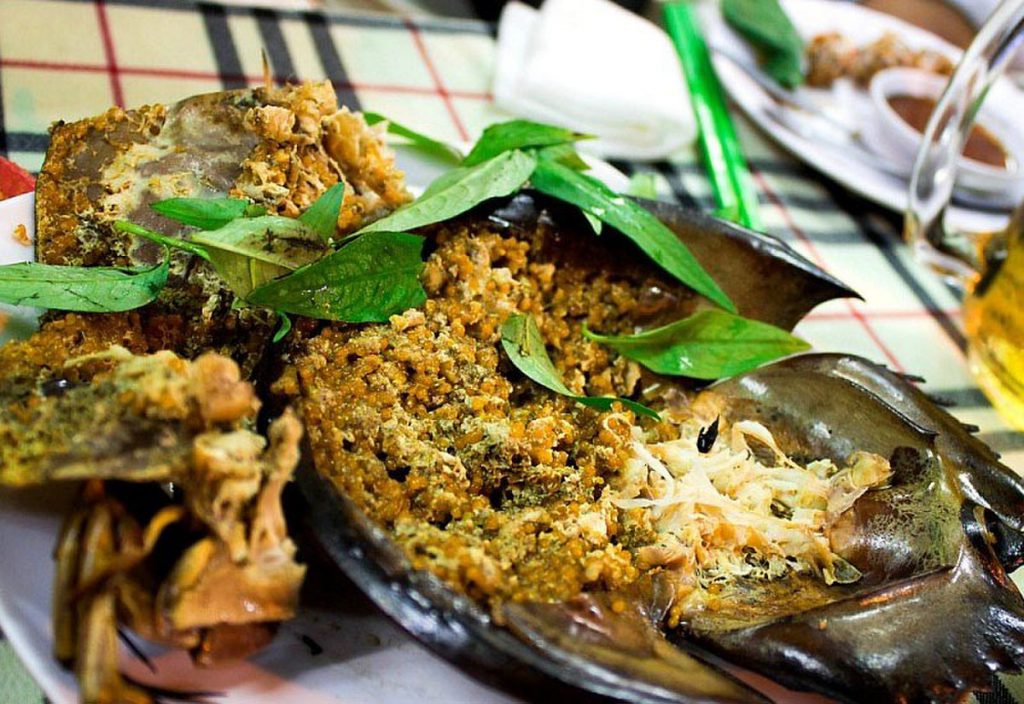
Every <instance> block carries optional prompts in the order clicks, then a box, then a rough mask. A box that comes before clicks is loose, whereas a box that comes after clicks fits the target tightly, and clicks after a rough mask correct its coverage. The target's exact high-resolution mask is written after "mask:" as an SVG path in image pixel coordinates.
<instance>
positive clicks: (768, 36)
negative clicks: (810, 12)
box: [722, 0, 804, 88]
mask: <svg viewBox="0 0 1024 704" xmlns="http://www.w3.org/2000/svg"><path fill="white" fill-rule="evenodd" d="M722 16H723V17H724V18H725V21H726V22H728V23H729V24H730V25H731V26H732V28H733V29H735V30H736V31H737V32H738V33H739V34H741V35H742V36H743V37H744V38H746V40H747V41H748V42H750V43H751V44H753V45H754V49H756V50H757V53H758V54H760V56H761V61H762V68H763V69H764V71H765V73H767V74H768V75H769V76H771V77H772V78H774V79H775V80H776V81H778V82H779V83H780V84H782V85H783V86H785V87H786V88H796V87H797V86H798V85H800V84H801V83H803V81H804V73H803V55H804V40H803V39H802V38H801V37H800V34H799V33H798V32H797V31H796V28H795V27H794V26H793V22H792V21H791V20H790V19H789V16H788V15H787V14H786V11H785V10H783V9H782V6H781V5H779V3H778V0H722Z"/></svg>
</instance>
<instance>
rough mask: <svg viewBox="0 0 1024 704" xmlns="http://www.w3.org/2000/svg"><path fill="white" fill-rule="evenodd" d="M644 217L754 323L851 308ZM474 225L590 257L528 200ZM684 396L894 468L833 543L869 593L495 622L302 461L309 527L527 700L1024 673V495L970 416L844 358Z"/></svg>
mask: <svg viewBox="0 0 1024 704" xmlns="http://www.w3.org/2000/svg"><path fill="white" fill-rule="evenodd" d="M648 207H650V208H651V209H652V210H653V211H654V212H655V213H656V214H657V215H658V216H659V217H660V218H661V219H662V220H663V221H664V222H665V223H666V224H668V225H669V226H670V227H671V228H672V229H673V230H675V231H676V232H677V233H678V234H679V236H680V237H681V238H682V239H683V240H684V241H685V242H686V243H687V244H688V245H689V246H690V248H691V249H692V250H693V251H694V253H695V255H696V256H697V257H698V259H700V260H701V262H702V263H703V264H704V265H705V266H706V267H707V268H708V269H709V270H711V271H713V272H715V275H716V277H717V278H718V280H719V281H720V282H721V283H722V285H723V288H724V289H725V290H726V291H727V293H728V294H729V295H730V296H731V297H732V298H733V300H734V301H736V302H737V304H738V307H739V309H740V311H741V312H742V313H743V314H745V315H747V316H749V317H753V318H758V319H761V320H765V321H768V322H772V323H775V324H777V325H780V326H783V327H787V328H789V327H792V326H793V325H794V324H795V323H796V322H797V321H798V320H799V319H800V318H801V317H802V316H803V315H805V314H806V313H807V311H809V310H810V309H811V308H813V307H814V306H815V305H817V304H818V303H820V302H822V301H824V300H828V299H830V298H835V297H840V296H849V295H853V294H852V292H851V291H849V290H848V289H846V288H845V287H843V286H842V285H841V284H839V283H838V282H837V281H835V280H834V279H832V278H831V277H829V276H828V275H827V274H825V273H824V272H821V271H820V270H818V269H816V268H815V267H813V266H812V265H811V264H809V263H808V262H806V261H804V260H803V259H801V258H800V257H799V256H797V255H796V254H794V253H793V252H792V251H791V250H789V249H788V248H787V247H785V246H784V245H782V244H781V243H779V242H778V241H776V240H774V239H772V238H770V237H766V236H764V235H759V234H756V233H752V232H749V231H746V230H743V229H741V228H737V227H735V226H733V225H730V224H728V223H724V222H721V221H718V220H715V219H713V218H710V217H708V216H705V215H702V214H698V213H693V212H690V211H687V210H683V209H680V208H677V207H675V206H670V205H665V204H648ZM472 217H482V218H488V219H490V220H491V221H492V222H498V223H505V224H510V225H511V224H525V225H527V226H529V225H530V224H532V223H536V222H538V221H541V220H545V219H547V220H553V221H556V222H558V223H560V225H559V228H558V229H559V230H563V229H564V231H566V232H567V233H569V234H568V235H567V236H566V237H564V239H562V240H560V241H559V244H560V246H561V247H562V248H563V249H564V250H565V251H564V252H563V254H564V256H565V257H566V258H567V261H573V260H574V259H573V258H574V257H577V256H578V254H579V253H578V252H576V251H575V250H574V248H577V247H580V246H582V247H587V245H579V244H578V243H579V242H581V241H584V242H592V239H590V240H584V239H583V238H582V237H580V236H572V235H573V232H572V231H573V230H574V229H578V228H582V227H585V225H582V224H580V223H578V222H576V220H578V217H577V216H576V215H575V214H574V213H572V212H569V211H566V210H565V209H564V208H562V207H561V206H559V205H558V204H553V203H550V202H547V201H545V200H543V199H541V198H539V197H537V196H535V195H533V194H521V195H519V196H517V197H516V198H514V199H512V200H511V201H509V202H507V203H505V204H502V205H500V206H499V207H498V208H496V209H493V210H487V211H478V212H476V213H474V214H473V215H472ZM602 243H603V244H604V245H605V247H608V248H611V250H612V251H614V249H615V247H617V246H618V245H617V244H616V243H615V242H614V241H612V242H609V241H608V240H607V239H605V240H603V242H602ZM591 249H592V245H591V246H590V247H589V248H588V251H586V252H583V254H587V256H588V259H586V260H585V261H587V263H588V265H589V266H594V267H609V266H610V267H614V268H615V270H616V271H618V272H626V273H628V272H629V271H630V270H632V269H633V268H635V267H643V264H642V263H637V261H636V259H637V258H636V257H621V256H614V255H612V256H611V257H608V256H606V255H601V254H595V253H594V252H593V251H589V250H591ZM575 261H579V260H578V259H576V260H575ZM667 293H668V297H669V299H670V300H671V301H672V304H671V305H670V306H668V309H667V310H662V311H660V313H659V316H660V317H658V318H656V319H650V320H646V321H643V322H644V323H646V324H651V325H653V324H657V323H658V322H663V321H664V319H665V318H668V319H671V318H675V317H679V316H680V315H685V314H686V313H688V312H690V311H692V310H693V307H694V306H695V305H697V303H698V301H697V299H696V297H695V296H692V295H686V294H684V295H682V296H680V295H678V293H677V292H672V291H669V292H667ZM689 393H690V395H689V398H690V402H691V403H693V404H705V405H710V406H711V407H713V408H715V409H716V410H717V412H718V413H720V414H721V415H722V417H723V420H728V419H736V420H741V419H748V420H755V421H759V422H761V423H763V424H764V425H765V426H767V427H768V428H769V429H770V430H771V431H772V433H773V434H774V436H775V438H776V440H777V441H778V442H779V445H780V447H781V449H782V450H783V451H784V452H786V453H787V454H789V455H790V456H791V457H794V458H797V459H800V458H803V459H807V460H811V459H815V458H829V459H833V460H835V461H840V460H842V459H844V458H847V457H849V456H850V454H851V453H852V452H853V451H855V450H862V451H867V452H872V453H876V454H878V455H881V456H883V457H885V458H888V459H889V461H890V464H891V466H892V469H893V475H892V477H891V478H890V480H889V482H888V484H887V485H886V486H885V487H883V488H881V489H879V490H875V491H871V492H869V493H868V494H865V495H864V496H862V497H861V498H860V499H859V500H858V501H857V502H856V504H855V505H854V507H853V508H852V509H850V510H849V511H847V512H846V514H844V515H843V518H842V520H841V521H840V524H839V525H838V526H837V528H836V532H837V533H838V537H837V538H836V539H835V541H834V542H835V543H837V544H838V545H839V547H838V548H837V551H838V554H839V555H840V556H841V557H843V558H844V559H846V560H847V561H848V562H850V563H851V564H853V565H854V566H855V567H856V568H857V569H858V570H859V571H860V572H861V573H862V575H863V576H862V578H861V579H860V580H859V581H857V582H855V583H853V584H848V585H832V586H825V585H824V584H822V583H821V582H819V581H817V580H815V579H814V578H812V577H810V576H799V575H797V576H791V577H788V578H785V579H783V580H781V581H771V582H761V583H757V582H749V583H738V584H737V586H736V587H734V589H735V594H733V595H732V596H733V598H732V599H731V601H730V605H729V606H728V607H727V608H723V609H722V610H719V611H717V612H712V613H702V614H697V615H696V616H693V617H691V618H689V619H688V620H684V621H683V622H682V623H681V624H680V626H679V627H678V628H675V629H672V630H670V631H668V632H667V633H665V632H664V631H663V630H662V629H661V628H660V626H659V624H661V623H662V622H663V617H664V615H665V613H666V611H667V609H668V604H669V600H670V597H669V596H668V595H667V594H666V592H665V590H664V589H661V588H660V586H659V583H658V580H657V579H656V578H653V579H648V580H641V581H640V582H639V583H637V584H636V585H634V586H633V587H631V588H630V591H629V593H622V592H615V593H600V592H586V593H583V594H580V595H578V596H576V597H574V598H572V599H570V600H569V601H567V602H563V603H536V602H535V603H516V604H510V605H506V606H505V607H504V614H503V615H504V619H505V621H506V626H505V627H499V626H497V625H496V624H495V623H494V621H493V620H492V618H491V616H490V615H489V614H488V613H487V612H485V611H484V610H483V609H481V608H480V606H479V605H478V604H477V603H476V602H474V601H473V600H471V599H469V598H467V597H466V596H464V595H462V594H460V593H456V592H455V591H453V590H452V589H451V588H450V587H449V586H447V585H446V584H445V583H444V582H443V581H442V580H440V579H438V578H437V577H436V576H434V575H433V574H431V573H429V572H426V571H417V570H415V569H413V568H412V567H411V565H410V563H409V560H408V558H407V556H406V554H405V553H404V552H403V550H402V549H401V548H400V547H398V546H397V545H396V544H395V543H394V542H393V541H392V540H391V539H390V537H389V534H388V533H387V532H386V531H385V530H383V529H382V528H381V527H379V526H378V525H376V524H375V523H374V522H373V521H371V520H370V519H368V518H367V517H366V515H365V514H363V513H362V511H361V510H360V508H359V506H358V505H357V504H356V503H354V502H353V501H352V500H350V498H349V497H347V496H346V495H345V494H344V493H343V492H339V490H338V489H337V488H336V486H335V485H334V484H333V483H332V482H331V481H329V480H328V479H325V478H324V473H323V472H318V471H317V468H315V467H313V466H308V465H307V466H306V467H305V468H304V469H303V470H301V471H300V474H299V486H300V488H301V493H302V495H303V496H304V498H305V500H306V502H308V506H309V512H308V520H309V522H310V524H311V527H312V528H313V531H314V533H315V534H316V535H317V536H318V539H319V540H320V542H321V544H322V545H323V547H324V548H325V550H326V552H327V553H328V554H329V555H330V557H331V558H333V560H334V561H335V562H336V563H337V564H338V565H339V566H340V567H341V569H342V570H343V571H344V572H346V573H347V574H348V575H349V576H350V577H351V578H352V579H353V580H354V581H355V582H356V583H357V584H358V585H359V586H360V587H361V588H362V589H363V590H364V591H365V592H366V593H367V594H368V595H369V596H370V597H371V598H372V599H373V600H374V601H375V602H376V603H377V604H378V605H379V606H380V607H381V608H382V609H383V610H384V611H385V612H386V613H388V614H389V615H390V616H392V617H393V618H394V619H395V620H396V621H398V622H399V623H400V624H401V625H402V626H404V627H405V628H406V629H407V630H408V631H409V632H410V633H412V634H413V635H414V636H416V637H417V638H419V639H420V640H421V641H423V642H424V643H426V644H428V645H429V646H430V647H431V648H433V649H434V650H435V651H436V652H438V653H440V654H441V655H443V656H445V657H446V658H448V659H450V660H452V661H453V662H456V663H458V664H460V665H462V666H464V667H466V668H467V669H469V670H471V671H473V672H475V673H476V674H478V675H479V676H481V677H484V678H486V679H488V680H492V681H497V682H499V683H502V684H504V685H505V686H512V687H514V688H516V689H517V690H519V691H525V692H527V693H530V694H533V695H535V696H537V695H539V693H540V692H543V693H544V694H545V695H550V694H551V693H552V692H553V691H560V692H562V693H563V694H564V696H568V697H570V698H573V697H575V696H578V695H579V691H580V690H583V691H585V692H588V693H590V694H591V695H596V696H597V697H599V698H611V699H615V700H622V701H645V702H648V701H649V702H669V701H672V702H737V701H763V698H762V697H761V696H760V695H759V694H757V693H756V692H754V691H753V690H752V689H750V688H748V687H746V686H745V685H742V684H740V683H739V682H737V681H736V680H734V679H732V678H731V677H729V676H727V675H725V674H723V672H722V671H721V670H720V669H718V668H717V667H715V666H713V665H711V664H709V662H718V660H716V658H720V659H722V660H725V661H727V662H730V663H733V664H736V665H739V666H742V667H747V668H750V669H753V670H755V671H758V672H760V673H761V674H764V675H766V676H768V677H769V678H772V679H775V680H776V681H778V682H780V683H782V684H784V685H787V686H789V687H792V688H797V689H810V690H816V691H818V692H822V693H825V694H827V695H830V696H832V697H835V698H837V699H840V700H843V701H847V702H859V701H893V702H926V701H936V702H945V701H955V700H959V699H961V698H962V697H964V696H965V695H966V693H967V692H968V691H970V690H972V689H978V688H985V687H987V686H988V685H989V684H990V678H991V673H992V672H993V671H998V670H1013V669H1019V668H1020V666H1021V665H1022V664H1024V635H1022V634H1024V621H1022V619H1024V601H1022V599H1021V596H1020V594H1019V593H1018V592H1017V590H1016V588H1015V587H1014V585H1013V584H1012V582H1010V580H1009V579H1008V577H1007V574H1006V573H1007V570H1009V569H1013V568H1014V567H1016V566H1018V565H1019V564H1021V562H1022V558H1021V555H1022V553H1024V549H1022V546H1024V539H1022V537H1021V534H1020V533H1019V531H1020V529H1021V527H1022V522H1024V504H1022V501H1024V482H1022V481H1021V479H1020V478H1019V477H1018V476H1017V475H1015V474H1014V473H1013V472H1011V471H1010V470H1009V469H1007V468H1006V467H1004V466H1002V465H1001V464H999V462H998V459H997V458H996V456H995V455H994V454H993V453H992V452H991V450H989V449H988V448H987V447H985V446H984V444H983V443H981V442H979V441H978V440H977V439H975V438H974V437H973V436H971V434H970V433H969V432H968V431H967V430H966V429H965V428H964V427H963V426H962V425H961V424H960V423H959V422H958V421H956V420H955V419H954V418H952V417H951V416H949V415H948V414H946V413H945V412H944V411H942V410H941V409H939V408H938V407H936V406H935V405H934V404H933V403H932V402H931V401H930V400H929V399H928V398H927V397H926V396H925V395H924V394H923V393H922V392H920V391H919V390H918V389H916V388H915V387H914V386H913V385H911V384H910V383H908V381H907V380H906V379H904V378H903V377H901V376H899V375H896V374H893V373H891V372H889V371H888V370H886V369H884V368H882V367H879V366H877V365H874V364H872V363H870V362H868V361H866V360H863V359H859V358H856V357H850V356H843V355H820V354H812V355H804V356H800V357H794V358H790V359H788V360H784V361H781V362H777V363H775V364H771V365H768V366H765V367H762V368H760V369H758V370H755V371H752V372H750V373H747V374H744V375H741V376H739V377H736V378H733V379H730V380H727V381H724V382H720V383H718V384H715V385H713V386H710V387H708V388H706V389H704V390H703V391H700V392H699V393H698V392H692V391H691V392H689ZM307 456H309V453H307ZM614 602H618V607H617V608H612V606H611V605H612V604H613V603H614ZM623 603H625V604H627V607H626V608H622V604H623ZM666 635H667V638H666ZM709 656H710V657H709Z"/></svg>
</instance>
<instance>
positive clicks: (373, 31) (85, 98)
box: [0, 0, 1024, 702]
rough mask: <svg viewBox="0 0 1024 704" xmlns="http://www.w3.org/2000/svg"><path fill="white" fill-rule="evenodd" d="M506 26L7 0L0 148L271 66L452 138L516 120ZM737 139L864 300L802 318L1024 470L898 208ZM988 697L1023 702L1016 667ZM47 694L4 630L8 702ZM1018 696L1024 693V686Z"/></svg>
mask: <svg viewBox="0 0 1024 704" xmlns="http://www.w3.org/2000/svg"><path fill="white" fill-rule="evenodd" d="M494 46H495V45H494V39H493V28H492V27H490V26H488V25H486V24H483V23H479V22H471V21H453V20H441V19H424V18H422V17H417V18H416V19H410V18H402V17H396V16H383V15H366V14H355V13H348V14H346V13H344V12H341V13H339V12H332V13H331V14H322V13H317V12H275V11H273V10H270V9H266V8H262V9H248V8H242V7H237V6H222V5H216V4H205V3H198V4H196V3H193V2H187V1H177V0H106V1H105V2H103V1H93V0H88V1H87V0H63V1H56V0H54V1H50V0H31V1H30V0H0V155H6V156H8V157H9V158H10V159H12V160H13V161H15V162H17V163H19V164H21V165H22V166H24V167H25V168H27V169H29V170H30V171H37V170H38V169H39V167H40V165H41V164H42V160H43V155H44V151H45V149H46V145H47V127H48V126H49V125H50V123H51V122H53V121H54V120H58V119H64V120H73V119H76V118H81V117H86V116H90V115H93V114H97V113H99V112H102V111H103V110H105V109H106V108H108V107H109V106H110V105H111V104H117V105H122V106H134V105H140V104H143V103H149V102H173V101H175V100H177V99H179V98H181V97H183V96H186V95H191V94H195V93H203V92H208V91H215V90H220V89H222V88H233V87H239V86H245V85H256V84H259V83H261V82H262V80H263V77H262V64H261V56H260V48H261V47H264V48H265V49H266V52H267V56H268V58H269V61H270V65H271V67H272V69H273V74H274V77H275V79H277V80H279V81H284V80H289V79H320V78H324V77H328V78H330V79H331V80H332V81H333V83H334V85H335V87H336V89H337V91H338V95H339V98H340V100H341V102H342V103H344V104H347V105H348V106H350V107H352V108H366V109H370V110H374V111H377V112H381V113H384V114H386V115H389V116H391V117H393V118H394V119H395V120H398V121H401V122H405V123H408V124H410V125H414V126H415V127H416V128H417V129H420V130H422V131H424V132H427V133H430V134H432V135H434V136H436V137H439V138H441V139H446V140H470V139H473V138H475V136H476V135H477V134H479V132H480V131H481V130H482V129H483V128H484V127H485V126H486V125H487V124H489V123H490V122H493V121H495V120H498V119H503V118H505V117H507V116H505V115H503V114H501V113H500V112H499V111H498V110H497V109H496V108H495V107H494V106H493V104H492V102H491V95H490V78H491V71H492V65H493V61H494V51H495V48H494ZM738 127H739V129H740V132H741V138H742V141H743V144H744V146H745V148H746V151H747V154H748V156H749V158H750V162H751V165H752V168H753V172H754V179H755V182H756V184H757V187H758V189H759V191H760V196H761V204H762V208H763V217H764V220H765V223H766V227H767V229H768V230H769V231H770V232H771V233H773V234H775V235H777V236H779V237H780V238H782V239H783V240H785V241H786V242H788V243H790V244H791V245H793V247H795V248H796V249H797V250H798V251H799V252H801V253H802V254H804V255H805V256H807V257H808V258H809V259H811V260H812V261H814V262H816V263H817V264H819V265H821V266H822V267H824V268H825V269H827V270H829V271H831V272H832V273H833V274H835V275H836V276H838V277H839V278H840V279H842V280H844V281H845V282H847V283H848V284H850V285H851V286H853V287H854V288H855V289H856V290H858V291H859V292H860V293H861V294H862V295H863V296H864V299H865V300H864V301H863V302H861V301H841V302H833V303H830V304H828V305H825V306H822V307H821V308H819V309H818V310H816V311H815V312H813V313H812V314H811V315H810V316H809V318H808V319H807V320H806V321H805V322H803V323H802V324H801V325H800V327H799V328H798V331H799V333H800V334H802V335H803V336H804V337H806V338H807V339H808V340H810V341H811V342H812V343H814V345H815V346H816V347H817V348H818V349H821V350H836V351H843V352H851V353H855V354H859V355H863V356H865V357H867V358H869V359H873V360H875V361H878V362H881V363H884V364H886V365H888V366H889V367H891V368H893V369H895V370H898V371H903V372H907V373H913V374H916V375H919V376H922V377H924V378H925V379H926V380H927V381H926V382H925V384H924V386H925V388H926V389H927V390H928V391H929V392H931V393H932V394H933V395H934V396H936V397H938V398H941V399H944V400H946V401H948V402H951V403H953V404H955V406H954V407H953V408H952V410H953V412H954V413H955V414H956V415H958V416H959V417H960V418H961V419H963V420H964V421H965V422H968V423H973V424H976V425H978V426H980V427H981V437H982V438H983V439H984V440H985V441H986V442H988V443H989V444H991V445H992V446H993V447H994V448H995V449H996V450H997V451H999V452H1001V453H1002V454H1003V457H1004V460H1005V461H1006V462H1007V463H1008V464H1009V465H1010V466H1012V467H1015V468H1016V469H1018V470H1022V471H1024V436H1022V435H1021V434H1018V433H1015V432H1012V431H1011V430H1009V429H1008V428H1007V427H1006V426H1005V425H1004V424H1003V423H1002V422H1001V421H1000V419H999V418H998V417H997V416H996V414H995V413H994V411H993V410H992V408H991V407H990V406H989V404H988V403H987V402H986V400H985V398H984V397H983V396H982V394H981V393H980V392H979V391H978V389H977V387H976V386H975V385H974V384H973V382H972V380H971V377H970V375H969V373H968V370H967V367H966V364H965V361H964V347H965V340H964V335H963V332H962V328H961V317H960V316H961V314H960V308H959V304H958V301H957V299H956V297H955V296H954V295H953V294H952V293H951V292H950V291H949V290H947V289H946V288H945V287H944V286H943V285H942V284H941V283H940V282H939V280H938V279H937V278H935V277H933V276H932V275H931V274H929V273H928V272H927V271H924V270H923V269H922V268H921V267H920V266H919V265H918V264H916V263H915V262H914V261H913V259H912V258H911V256H910V254H909V252H908V250H907V249H906V247H904V246H903V245H902V244H901V242H900V240H899V237H898V231H899V226H900V223H899V221H898V219H897V218H896V216H895V215H892V214H889V213H885V212H884V211H882V210H879V209H878V208H876V207H874V206H871V205H869V204H867V203H865V202H864V201H862V200H860V199H858V198H856V197H854V196H852V195H850V194H849V193H847V192H845V191H844V190H842V189H841V188H840V187H838V186H836V185H834V184H830V183H828V182H825V181H824V179H823V178H822V177H821V176H819V175H817V174H816V173H814V172H813V171H811V170H809V169H808V168H807V167H805V166H802V165H800V164H799V163H798V162H796V161H794V160H793V159H792V158H790V157H788V156H787V155H785V154H783V153H781V152H779V151H778V150H777V149H776V148H775V147H774V146H772V145H771V143H770V142H769V141H768V140H767V139H766V138H765V137H764V136H763V135H761V134H760V133H758V132H757V131H755V130H754V129H753V128H752V127H751V126H750V124H749V123H747V122H746V121H745V120H742V119H739V120H738ZM617 166H619V167H620V168H622V169H623V170H625V171H627V172H630V171H634V170H637V169H642V170H653V171H655V172H656V173H657V175H658V178H659V183H660V187H661V189H662V191H663V193H664V196H665V197H666V198H674V199H676V200H678V201H680V202H683V203H686V204H689V205H695V206H698V207H702V208H711V207H712V205H713V201H712V196H711V192H710V187H709V184H708V181H707V178H706V177H705V175H704V173H703V169H702V167H701V166H700V162H699V161H698V159H697V157H696V155H695V154H693V153H683V154H680V155H678V157H677V158H674V159H672V160H671V161H666V162H662V163H658V164H653V165H652V164H645V165H637V164H628V163H620V164H617ZM997 685H998V686H997V689H996V692H995V693H994V695H985V696H984V697H983V699H984V700H986V701H988V702H1010V701H1013V698H1012V697H1011V695H1010V694H1009V692H1008V689H1007V688H1010V689H1013V690H1018V689H1019V690H1020V691H1021V692H1024V687H1021V686H1020V685H1018V684H1017V683H1015V682H1013V681H1012V680H1008V681H1007V682H1006V684H1005V685H1004V684H1003V683H997ZM40 698H41V695H40V694H39V692H38V690H36V689H35V688H34V687H33V685H32V684H31V682H30V680H28V678H27V677H26V676H25V675H24V673H23V671H22V670H21V669H20V666H19V665H18V663H17V661H16V659H15V658H14V656H13V655H12V653H11V652H10V649H9V648H8V647H6V646H5V645H4V644H3V643H2V642H0V701H3V702H8V701H10V702H21V701H39V700H40ZM1018 698H1020V697H1018Z"/></svg>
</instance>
